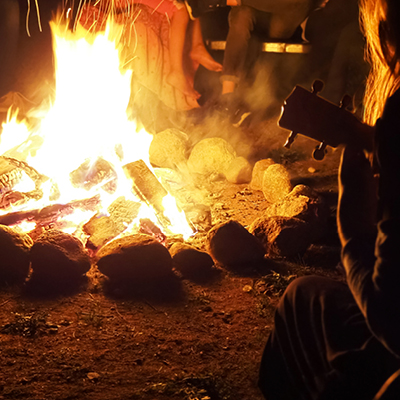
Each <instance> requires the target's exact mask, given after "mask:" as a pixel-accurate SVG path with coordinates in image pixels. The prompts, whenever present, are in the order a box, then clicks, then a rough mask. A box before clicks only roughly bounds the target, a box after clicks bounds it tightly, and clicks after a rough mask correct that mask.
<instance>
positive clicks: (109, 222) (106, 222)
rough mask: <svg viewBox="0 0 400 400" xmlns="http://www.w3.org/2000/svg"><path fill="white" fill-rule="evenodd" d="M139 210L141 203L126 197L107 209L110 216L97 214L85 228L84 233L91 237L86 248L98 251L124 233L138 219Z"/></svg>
mask: <svg viewBox="0 0 400 400" xmlns="http://www.w3.org/2000/svg"><path fill="white" fill-rule="evenodd" d="M139 208H140V203H137V202H134V201H131V200H126V199H125V197H119V198H118V199H116V200H115V201H114V202H113V203H112V204H111V205H110V206H109V207H108V209H107V211H108V213H109V215H103V216H102V215H99V214H96V215H95V216H94V217H92V218H91V219H90V220H89V221H88V222H87V223H86V224H85V225H84V226H83V231H84V232H85V233H86V234H87V235H89V236H90V237H89V239H88V241H87V244H86V246H87V247H88V248H90V249H92V250H97V249H98V248H100V247H101V246H104V245H105V244H106V243H107V242H109V241H110V240H111V239H114V238H115V237H116V236H118V235H119V234H121V233H122V232H124V231H125V229H126V227H127V226H128V225H129V224H131V223H132V222H133V220H134V219H135V218H136V217H137V215H138V212H139Z"/></svg>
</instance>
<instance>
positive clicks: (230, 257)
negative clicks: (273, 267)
mask: <svg viewBox="0 0 400 400" xmlns="http://www.w3.org/2000/svg"><path fill="white" fill-rule="evenodd" d="M206 242H207V251H208V252H209V253H210V254H211V256H212V257H213V258H214V260H216V261H217V262H218V263H220V264H222V265H223V266H225V267H235V266H238V265H245V264H254V263H257V262H260V261H262V260H263V259H264V255H265V250H264V248H263V246H262V244H261V242H260V241H259V240H258V239H257V238H256V237H255V236H253V235H252V234H251V233H250V232H249V231H247V229H246V228H245V227H244V226H242V225H241V224H239V222H237V221H234V220H230V221H227V222H224V223H221V224H219V225H216V226H214V227H213V228H212V229H211V230H210V231H209V232H208V234H207V240H206Z"/></svg>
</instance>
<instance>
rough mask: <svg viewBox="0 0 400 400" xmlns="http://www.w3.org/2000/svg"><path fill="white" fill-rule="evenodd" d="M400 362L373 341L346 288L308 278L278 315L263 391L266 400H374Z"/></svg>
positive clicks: (268, 350) (265, 364)
mask: <svg viewBox="0 0 400 400" xmlns="http://www.w3.org/2000/svg"><path fill="white" fill-rule="evenodd" d="M398 363H399V361H398V360H396V359H395V357H394V356H393V355H391V354H390V353H389V352H388V351H387V350H386V349H385V348H384V347H383V345H382V344H380V343H379V342H378V341H377V340H376V339H375V338H374V337H373V336H372V334H371V333H370V331H369V329H368V326H367V324H366V322H365V319H364V317H363V315H362V314H361V312H360V311H359V309H358V307H357V305H356V303H355V301H354V299H353V296H352V294H351V292H350V290H349V289H348V288H347V286H346V285H344V284H341V283H339V282H336V281H333V280H331V279H328V278H322V277H304V278H299V279H296V280H295V281H294V282H293V283H292V284H291V285H290V286H289V287H288V289H287V291H286V292H285V294H284V296H283V297H282V299H281V301H280V304H279V306H278V308H277V310H276V314H275V327H274V329H273V331H272V333H271V335H270V338H269V339H268V342H267V345H266V347H265V350H264V354H263V358H262V362H261V367H260V380H259V386H260V388H261V390H262V392H263V395H264V397H265V398H266V399H267V400H275V399H284V400H289V399H306V400H308V399H312V400H314V399H315V400H316V399H318V400H322V399H324V400H328V399H329V400H333V399H341V400H354V399H369V398H371V399H372V398H373V396H374V394H375V393H376V392H377V391H378V389H379V388H380V387H381V385H382V384H383V383H384V382H385V380H386V379H387V378H388V377H389V376H390V375H391V374H392V373H393V372H394V371H395V370H396V369H398V367H396V366H397V365H398Z"/></svg>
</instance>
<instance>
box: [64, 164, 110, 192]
mask: <svg viewBox="0 0 400 400" xmlns="http://www.w3.org/2000/svg"><path fill="white" fill-rule="evenodd" d="M69 176H70V180H71V183H72V185H73V186H74V187H77V188H82V189H86V190H90V189H92V188H93V187H95V186H100V185H101V188H102V189H103V190H105V191H106V192H107V193H110V194H112V193H115V191H116V190H117V173H116V172H115V170H114V168H113V167H112V165H111V164H110V163H109V162H108V161H106V160H104V158H101V157H99V158H97V159H96V161H95V162H94V163H91V161H90V160H86V161H85V162H84V163H83V164H81V165H80V167H79V168H77V169H76V170H74V171H72V172H71V173H70V175H69Z"/></svg>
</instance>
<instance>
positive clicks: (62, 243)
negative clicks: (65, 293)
mask: <svg viewBox="0 0 400 400" xmlns="http://www.w3.org/2000/svg"><path fill="white" fill-rule="evenodd" d="M30 258H31V262H32V264H31V266H32V271H33V272H32V277H35V278H37V279H43V280H46V281H50V282H51V281H54V282H61V283H62V282H63V281H70V280H75V279H78V278H80V277H82V275H84V274H85V273H86V272H88V271H89V269H90V257H89V254H88V252H87V251H86V249H85V248H84V247H83V244H82V242H81V241H80V240H79V239H77V238H76V237H74V236H72V235H69V234H68V233H64V232H61V231H58V230H55V229H54V230H48V231H45V232H44V233H43V234H42V235H41V236H39V238H38V239H37V240H36V241H35V243H34V245H33V246H32V248H31V251H30Z"/></svg>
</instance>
